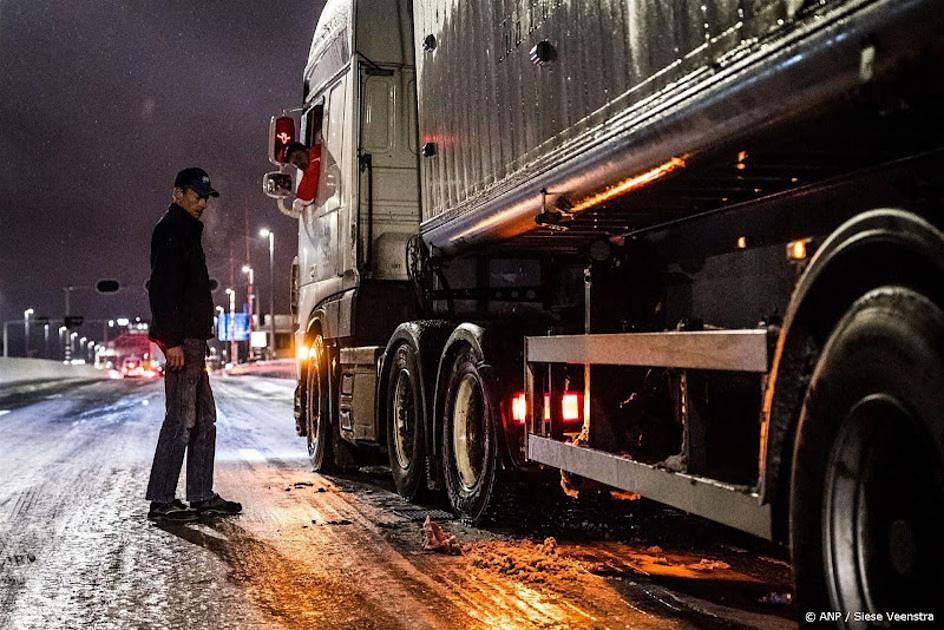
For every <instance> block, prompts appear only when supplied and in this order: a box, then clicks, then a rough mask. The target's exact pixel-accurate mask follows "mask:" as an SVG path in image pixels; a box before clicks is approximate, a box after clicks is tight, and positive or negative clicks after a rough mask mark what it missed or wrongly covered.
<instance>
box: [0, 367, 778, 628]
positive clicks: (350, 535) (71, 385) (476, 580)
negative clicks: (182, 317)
mask: <svg viewBox="0 0 944 630" xmlns="http://www.w3.org/2000/svg"><path fill="white" fill-rule="evenodd" d="M213 387H214V392H215V395H216V401H217V407H218V412H219V417H218V432H217V465H216V483H215V486H216V490H217V491H218V492H219V493H220V494H221V495H223V496H224V497H226V498H232V499H235V500H238V501H241V502H242V503H243V504H244V506H245V511H244V513H243V514H242V515H240V516H238V517H231V518H216V519H206V520H201V521H197V522H194V523H187V524H160V525H156V524H154V523H151V522H149V521H148V520H147V519H146V512H147V503H146V502H145V501H144V499H143V495H144V488H145V486H146V483H147V475H148V471H149V467H150V461H151V457H152V455H153V449H154V445H155V443H156V440H157V433H158V430H159V428H160V423H161V419H162V416H163V383H162V382H160V381H156V382H146V381H133V380H125V381H99V382H80V381H76V382H56V383H41V382H36V383H26V384H19V385H16V386H6V387H0V628H87V627H94V628H181V627H188V628H256V627H259V628H261V627H266V628H272V627H275V628H309V627H310V628H316V627H317V628H485V627H504V628H532V627H540V628H558V627H561V628H563V627H585V628H624V627H626V628H778V629H779V628H785V627H786V628H789V627H793V626H794V625H795V623H794V622H793V619H794V617H795V614H796V611H795V609H794V607H793V606H792V604H791V603H790V600H791V596H792V584H791V578H790V570H789V567H788V565H787V564H786V562H785V558H786V554H785V552H784V550H783V549H780V548H778V547H776V546H773V545H770V544H767V543H764V542H763V541H758V540H756V539H754V538H751V537H750V536H747V535H743V534H740V533H738V532H735V531H732V530H729V529H726V528H724V527H721V526H717V525H714V524H712V523H709V522H706V521H703V520H701V519H697V518H694V517H690V516H687V515H685V514H682V513H680V512H677V511H675V510H670V509H668V508H664V507H662V506H659V505H657V504H654V503H651V502H648V501H645V500H615V499H613V498H612V497H610V496H609V495H607V494H598V493H590V494H588V493H586V492H585V493H584V495H583V496H581V497H580V498H579V499H577V500H574V499H570V498H567V497H565V496H564V495H563V493H562V492H560V491H559V489H558V488H557V484H556V479H555V478H554V477H553V476H549V477H548V478H545V479H537V480H529V481H528V482H527V484H523V483H519V484H517V485H514V486H512V487H511V488H510V491H509V492H508V493H507V495H506V498H505V500H504V504H503V506H502V510H501V512H500V513H499V515H498V517H497V519H496V520H495V521H494V522H492V523H490V524H488V525H487V526H486V527H483V528H473V527H470V526H468V525H466V524H463V523H461V522H458V521H456V520H454V519H452V517H451V515H450V514H448V512H447V511H446V509H445V508H446V506H445V505H444V504H443V501H442V498H441V497H435V496H434V497H430V498H429V499H428V500H427V502H426V503H425V504H422V505H414V504H410V503H407V502H405V501H403V500H402V499H401V498H400V497H399V496H397V495H396V494H395V493H393V492H392V486H391V484H390V481H389V479H388V476H387V474H386V471H384V470H383V468H382V467H376V466H375V467H366V468H363V469H361V470H360V471H357V472H353V473H350V474H347V475H344V476H341V477H326V476H321V475H317V474H314V473H312V472H311V471H310V467H309V466H308V465H307V460H306V458H305V447H304V442H303V441H302V440H301V439H300V438H298V437H296V436H295V435H294V430H293V426H294V424H293V420H292V413H291V393H292V383H291V382H290V381H285V380H279V379H269V378H262V377H252V376H245V377H232V378H214V379H213ZM181 481H183V480H181ZM180 488H181V490H180V491H179V493H178V496H182V488H183V484H181V486H180ZM427 516H429V517H430V518H431V520H432V521H433V522H436V523H437V524H439V525H440V526H441V527H442V528H443V530H444V531H445V532H446V533H447V534H449V535H455V536H456V540H457V541H458V543H459V544H460V546H461V548H462V553H461V554H460V555H455V556H452V555H444V554H439V553H434V552H430V551H424V550H423V544H424V541H425V534H424V528H423V522H424V520H425V519H426V517H427ZM549 538H553V541H548V539H549Z"/></svg>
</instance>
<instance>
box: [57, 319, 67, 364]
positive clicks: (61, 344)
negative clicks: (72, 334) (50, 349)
mask: <svg viewBox="0 0 944 630" xmlns="http://www.w3.org/2000/svg"><path fill="white" fill-rule="evenodd" d="M67 332H69V329H68V328H66V327H65V326H60V327H59V348H60V349H61V350H62V358H63V360H65V358H66V333H67Z"/></svg>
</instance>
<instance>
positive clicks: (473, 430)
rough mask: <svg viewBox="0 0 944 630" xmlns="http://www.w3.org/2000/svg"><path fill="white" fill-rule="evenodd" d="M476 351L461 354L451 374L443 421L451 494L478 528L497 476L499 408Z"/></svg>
mask: <svg viewBox="0 0 944 630" xmlns="http://www.w3.org/2000/svg"><path fill="white" fill-rule="evenodd" d="M481 364H482V358H481V357H480V356H478V353H477V352H475V351H474V350H473V349H472V348H466V349H465V350H463V351H462V352H460V353H459V354H458V355H457V356H456V358H455V359H454V361H453V362H452V366H451V368H450V371H449V380H448V383H447V386H446V397H445V403H446V404H445V417H444V418H443V443H442V444H443V448H442V453H443V471H444V477H445V485H446V493H447V494H448V496H449V502H450V503H451V504H452V508H453V510H455V512H456V514H458V515H459V516H460V517H461V518H465V519H468V520H470V521H471V522H473V523H475V524H478V523H480V522H481V521H483V520H484V519H485V517H486V515H487V513H488V508H489V504H490V502H491V499H492V494H493V492H494V491H495V486H496V477H497V474H498V470H497V461H496V444H495V442H496V440H497V435H496V432H495V427H496V417H495V416H496V413H497V412H498V410H497V407H496V405H495V404H494V401H493V399H492V397H491V395H490V390H489V386H488V383H487V381H486V379H485V378H484V377H483V374H482V371H481Z"/></svg>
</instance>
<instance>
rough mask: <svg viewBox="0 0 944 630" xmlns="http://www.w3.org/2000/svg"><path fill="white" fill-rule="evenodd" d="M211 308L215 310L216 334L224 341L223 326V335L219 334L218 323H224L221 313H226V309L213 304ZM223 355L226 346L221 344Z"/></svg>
mask: <svg viewBox="0 0 944 630" xmlns="http://www.w3.org/2000/svg"><path fill="white" fill-rule="evenodd" d="M213 309H214V310H215V311H216V336H217V338H218V339H220V340H221V341H225V328H224V329H223V335H222V336H221V334H220V324H223V323H224V317H223V314H224V313H226V310H225V309H224V308H223V307H222V306H214V307H213ZM223 355H224V356H225V355H226V346H223Z"/></svg>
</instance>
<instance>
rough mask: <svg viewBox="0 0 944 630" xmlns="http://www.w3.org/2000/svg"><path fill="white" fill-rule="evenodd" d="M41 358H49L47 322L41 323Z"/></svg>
mask: <svg viewBox="0 0 944 630" xmlns="http://www.w3.org/2000/svg"><path fill="white" fill-rule="evenodd" d="M43 358H45V359H48V358H49V322H46V323H44V324H43Z"/></svg>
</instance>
